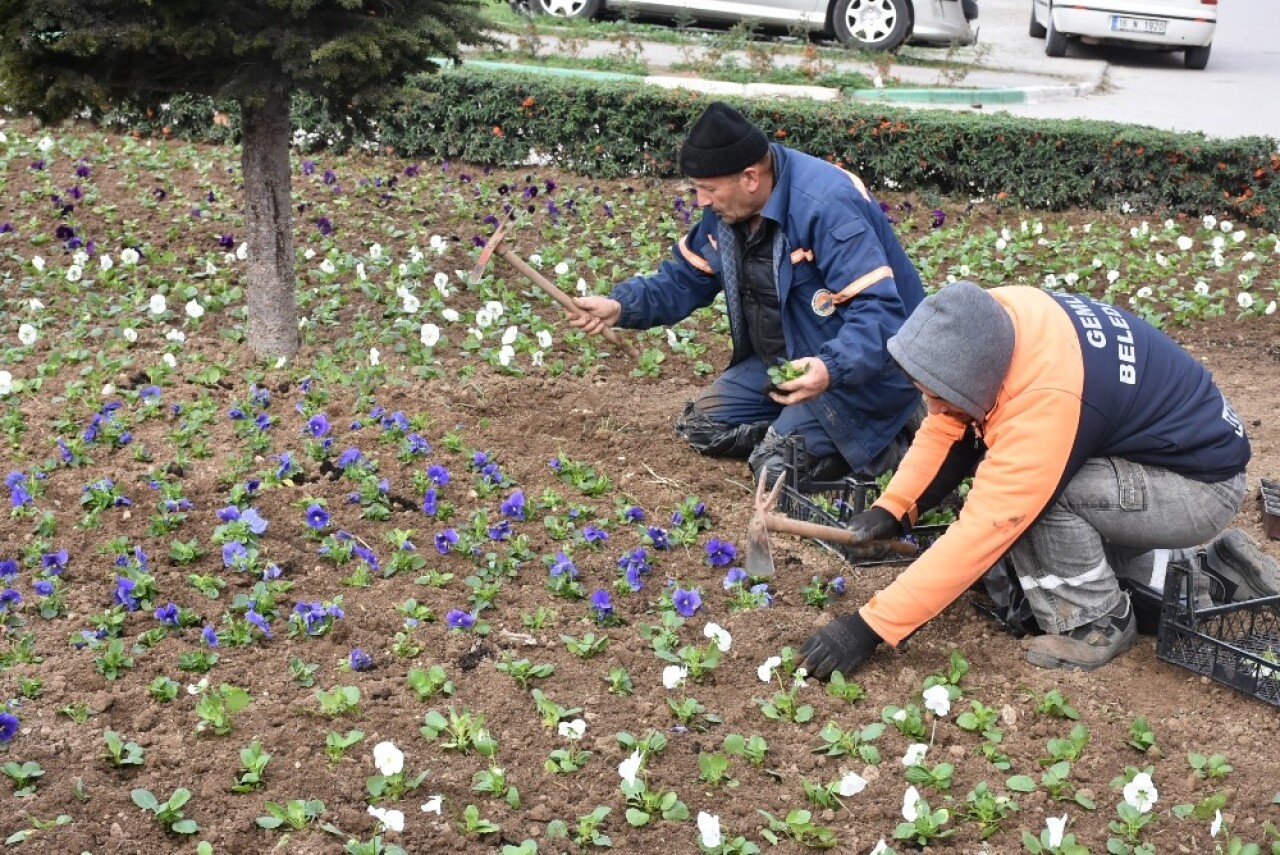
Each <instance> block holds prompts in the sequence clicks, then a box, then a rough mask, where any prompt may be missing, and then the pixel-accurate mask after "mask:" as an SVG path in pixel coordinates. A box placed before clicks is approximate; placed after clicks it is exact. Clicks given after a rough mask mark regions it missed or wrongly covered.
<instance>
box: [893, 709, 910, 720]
mask: <svg viewBox="0 0 1280 855" xmlns="http://www.w3.org/2000/svg"><path fill="white" fill-rule="evenodd" d="M893 720H894V721H906V720H907V711H906V710H904V709H901V708H899V709H898V711H897V712H896V713H894V714H893Z"/></svg>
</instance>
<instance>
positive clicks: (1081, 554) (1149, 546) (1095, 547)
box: [1003, 457, 1245, 633]
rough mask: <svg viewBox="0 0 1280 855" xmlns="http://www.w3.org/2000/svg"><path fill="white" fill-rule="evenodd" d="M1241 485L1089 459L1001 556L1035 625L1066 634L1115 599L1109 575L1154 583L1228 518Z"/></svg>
mask: <svg viewBox="0 0 1280 855" xmlns="http://www.w3.org/2000/svg"><path fill="white" fill-rule="evenodd" d="M1244 488H1245V477H1244V475H1243V474H1240V475H1236V476H1233V477H1231V478H1228V479H1226V480H1225V481H1219V482H1216V483H1205V482H1203V481H1195V480H1193V479H1191V478H1187V477H1185V476H1182V475H1179V474H1177V473H1175V472H1170V471H1169V470H1168V469H1162V468H1160V467H1158V466H1144V465H1142V464H1139V463H1133V462H1131V461H1128V460H1124V459H1122V458H1119V457H1097V458H1092V459H1090V460H1088V461H1086V462H1085V465H1084V466H1083V467H1082V468H1081V469H1080V471H1079V472H1077V473H1076V475H1075V477H1074V478H1072V479H1071V481H1070V483H1068V484H1067V488H1066V490H1064V491H1063V492H1062V495H1060V496H1059V497H1058V500H1057V501H1056V502H1054V504H1053V505H1052V506H1050V508H1049V509H1048V510H1047V511H1046V512H1045V514H1044V516H1042V517H1041V518H1040V519H1039V520H1038V521H1037V522H1036V524H1035V525H1033V526H1032V527H1031V528H1029V529H1027V531H1026V532H1025V533H1024V534H1023V535H1022V537H1021V538H1019V540H1018V542H1017V543H1015V544H1014V545H1013V547H1012V548H1011V549H1010V550H1009V551H1008V553H1006V555H1005V557H1004V559H1003V560H1006V561H1008V562H1010V564H1012V566H1013V570H1014V572H1015V573H1016V574H1017V576H1018V580H1019V581H1020V582H1021V583H1022V589H1023V591H1024V592H1025V594H1026V597H1027V602H1028V603H1029V604H1030V606H1031V611H1032V613H1033V614H1034V615H1035V617H1036V621H1037V622H1038V623H1039V624H1040V628H1041V629H1043V630H1044V631H1045V632H1050V633H1063V632H1068V631H1070V630H1072V629H1075V628H1076V627H1078V626H1083V625H1084V624H1086V623H1090V622H1092V621H1094V620H1096V619H1097V618H1099V617H1101V616H1102V615H1104V614H1106V613H1107V612H1108V611H1110V610H1111V609H1113V608H1115V607H1116V606H1118V605H1120V603H1121V602H1123V600H1124V596H1125V595H1124V594H1123V593H1122V592H1121V591H1120V587H1119V583H1118V581H1117V577H1121V578H1133V579H1135V581H1140V582H1141V583H1142V584H1144V585H1148V586H1150V587H1153V588H1156V589H1157V590H1159V589H1161V588H1162V587H1163V579H1162V578H1156V575H1157V573H1158V575H1159V576H1160V577H1162V576H1163V570H1164V567H1165V566H1167V563H1168V561H1169V560H1170V559H1171V558H1177V557H1179V556H1180V554H1181V551H1182V550H1194V549H1196V548H1198V547H1200V546H1201V545H1202V544H1205V543H1207V542H1208V541H1210V540H1212V539H1213V538H1214V537H1216V536H1217V535H1218V534H1220V533H1221V532H1222V531H1223V529H1225V528H1226V527H1227V526H1228V525H1230V523H1231V520H1232V519H1233V518H1234V517H1235V515H1236V513H1237V512H1238V511H1239V510H1240V504H1241V502H1243V501H1244Z"/></svg>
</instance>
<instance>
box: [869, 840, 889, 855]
mask: <svg viewBox="0 0 1280 855" xmlns="http://www.w3.org/2000/svg"><path fill="white" fill-rule="evenodd" d="M888 851H889V844H888V843H885V842H884V838H883V837H881V838H880V842H879V843H877V844H876V845H875V846H873V847H872V849H871V851H870V852H868V853H867V855H884V853H886V852H888Z"/></svg>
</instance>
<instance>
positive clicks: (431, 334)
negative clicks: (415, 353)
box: [420, 324, 440, 347]
mask: <svg viewBox="0 0 1280 855" xmlns="http://www.w3.org/2000/svg"><path fill="white" fill-rule="evenodd" d="M420 338H421V339H422V346H423V347H435V346H436V343H437V342H439V341H440V327H438V326H436V325H435V324H423V325H422V332H421V333H420Z"/></svg>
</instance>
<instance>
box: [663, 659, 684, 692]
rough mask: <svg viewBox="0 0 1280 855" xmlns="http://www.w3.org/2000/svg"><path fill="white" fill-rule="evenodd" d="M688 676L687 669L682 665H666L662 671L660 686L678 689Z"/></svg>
mask: <svg viewBox="0 0 1280 855" xmlns="http://www.w3.org/2000/svg"><path fill="white" fill-rule="evenodd" d="M688 676H689V669H688V668H686V667H684V666H683V665H668V666H667V667H665V668H663V669H662V685H663V686H665V687H666V688H668V689H678V688H680V686H682V685H683V684H684V681H685V678H686V677H688Z"/></svg>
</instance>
